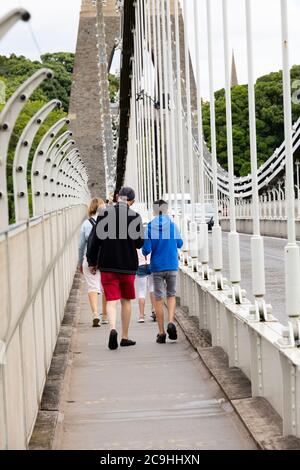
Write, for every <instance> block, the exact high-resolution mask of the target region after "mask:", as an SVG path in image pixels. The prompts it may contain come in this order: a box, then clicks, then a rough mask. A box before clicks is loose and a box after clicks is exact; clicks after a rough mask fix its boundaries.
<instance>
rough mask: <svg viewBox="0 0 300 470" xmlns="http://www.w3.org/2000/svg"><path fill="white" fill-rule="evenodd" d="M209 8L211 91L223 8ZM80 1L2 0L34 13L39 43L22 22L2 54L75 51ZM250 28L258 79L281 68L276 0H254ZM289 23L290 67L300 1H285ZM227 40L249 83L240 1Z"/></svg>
mask: <svg viewBox="0 0 300 470" xmlns="http://www.w3.org/2000/svg"><path fill="white" fill-rule="evenodd" d="M198 1H199V5H200V18H201V19H200V24H199V32H200V48H201V65H202V67H201V71H202V82H203V85H202V95H203V96H204V97H206V98H207V97H208V95H209V93H208V79H207V55H206V50H207V44H206V40H205V37H206V8H205V5H206V1H205V0H198ZM210 1H211V5H212V12H213V31H214V69H215V89H219V88H221V87H223V86H224V64H223V55H222V52H223V42H222V9H221V5H222V2H221V0H210ZM188 2H189V3H190V6H191V11H190V12H189V17H190V19H189V22H190V27H189V34H190V40H191V44H192V43H193V42H194V34H193V19H192V18H193V12H192V6H193V3H194V0H188ZM80 4H81V0H50V1H49V0H22V1H19V0H5V1H4V0H0V14H3V13H5V12H7V11H9V9H10V8H13V7H16V6H19V5H22V6H23V7H25V8H27V9H28V10H29V11H30V12H31V13H32V21H31V24H32V30H33V32H34V36H35V37H36V38H37V42H38V46H37V45H36V44H35V41H34V39H33V38H32V35H31V32H30V29H29V27H28V25H27V24H23V23H20V24H18V25H17V26H15V28H14V29H13V30H12V31H11V32H10V33H9V34H8V35H7V36H6V37H5V38H4V40H2V42H1V43H0V53H2V54H10V53H11V52H14V53H16V54H23V55H25V56H26V57H29V58H36V59H37V58H38V56H39V50H41V52H54V51H74V50H75V47H76V36H77V29H78V19H79V11H80ZM252 4H253V31H254V38H255V40H254V53H255V75H256V77H258V76H260V75H263V74H266V73H269V72H271V71H277V70H279V69H280V68H281V41H280V40H281V31H280V0H252ZM288 6H289V21H290V52H291V65H293V64H300V34H299V24H300V0H288ZM229 18H230V41H231V47H232V48H233V49H234V51H235V55H236V63H237V72H238V78H239V81H240V83H246V82H247V69H246V60H245V58H246V41H245V39H246V38H245V11H244V1H243V0H229Z"/></svg>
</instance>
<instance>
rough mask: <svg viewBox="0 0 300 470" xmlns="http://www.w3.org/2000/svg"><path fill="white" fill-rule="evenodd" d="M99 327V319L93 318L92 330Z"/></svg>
mask: <svg viewBox="0 0 300 470" xmlns="http://www.w3.org/2000/svg"><path fill="white" fill-rule="evenodd" d="M99 326H100V318H94V320H93V328H99Z"/></svg>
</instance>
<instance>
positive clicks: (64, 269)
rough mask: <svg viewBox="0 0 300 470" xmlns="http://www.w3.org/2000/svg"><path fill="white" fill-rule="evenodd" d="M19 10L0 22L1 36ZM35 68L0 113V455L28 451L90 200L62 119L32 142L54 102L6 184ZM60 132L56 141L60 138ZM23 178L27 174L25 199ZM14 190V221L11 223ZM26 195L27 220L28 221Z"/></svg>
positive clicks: (26, 133) (25, 141) (26, 135)
mask: <svg viewBox="0 0 300 470" xmlns="http://www.w3.org/2000/svg"><path fill="white" fill-rule="evenodd" d="M29 18H30V15H29V14H28V13H27V12H26V11H24V10H22V9H20V10H14V11H13V12H12V13H10V14H8V15H6V16H5V17H4V18H2V19H0V38H1V37H2V36H3V35H4V34H5V33H6V32H7V31H8V30H9V29H10V28H11V26H13V25H14V24H15V22H16V21H17V20H18V19H23V20H26V21H27V20H28V19H29ZM52 77H53V73H52V71H51V70H48V69H41V70H38V71H37V72H36V73H35V74H34V75H33V76H32V77H30V78H29V79H28V80H26V82H25V83H23V84H22V85H21V86H20V88H19V89H18V90H16V91H15V93H14V94H13V95H12V96H11V98H10V99H9V100H8V102H7V103H6V104H5V105H4V108H3V110H2V112H1V113H0V155H1V161H0V266H1V270H0V286H1V288H0V449H1V450H3V449H26V448H27V446H28V442H29V439H30V436H31V433H32V430H33V426H34V423H35V419H36V416H37V412H38V409H39V404H40V402H41V397H42V392H43V388H44V384H45V381H46V377H47V373H48V370H49V367H50V363H51V359H52V354H53V351H54V348H55V345H56V340H57V336H58V333H59V329H60V325H61V321H62V318H63V315H64V308H65V305H66V302H67V299H68V297H69V293H70V290H71V286H72V282H73V277H74V273H75V270H76V264H77V245H78V234H79V227H80V224H81V222H82V220H83V217H84V214H85V211H86V202H87V200H88V198H89V191H88V186H87V183H88V175H87V172H86V169H85V166H84V164H83V161H82V160H81V157H80V155H79V152H78V150H77V149H76V148H74V145H75V142H74V141H73V140H72V139H71V138H70V137H71V133H70V132H69V131H66V132H64V133H63V134H61V132H62V131H63V129H64V127H65V126H67V125H68V124H69V120H68V119H61V120H60V121H58V122H57V123H55V124H54V125H53V126H52V128H51V129H50V130H49V131H48V132H47V133H46V134H45V135H44V137H43V138H42V139H41V141H40V143H39V144H38V147H37V150H36V152H35V154H34V158H33V163H32V164H30V162H29V156H30V151H31V150H32V145H33V141H34V140H35V137H36V135H37V132H38V131H39V129H40V128H41V126H42V124H43V122H44V121H45V119H46V118H47V116H48V115H49V113H51V112H52V110H54V109H55V108H56V107H57V106H59V105H60V103H59V102H58V101H57V100H53V101H51V102H50V103H47V104H46V105H45V106H43V107H42V108H41V109H40V110H38V111H37V113H36V114H35V115H34V116H33V117H32V118H31V119H30V121H29V122H28V124H27V125H26V127H25V129H24V130H23V132H22V134H21V136H20V139H19V141H18V143H17V146H16V149H15V151H14V159H13V165H12V176H13V187H12V188H11V187H8V185H7V155H8V147H9V142H10V138H11V135H12V133H13V130H14V126H15V123H16V121H17V119H18V117H19V114H20V112H21V111H22V109H23V107H24V105H25V104H26V102H27V101H28V99H29V98H30V96H31V94H32V93H33V92H34V91H35V90H36V88H37V87H38V86H39V85H40V84H41V83H42V82H43V81H44V80H51V79H52ZM59 133H60V135H59V137H57V136H58V134H59ZM28 174H31V194H30V190H29V187H30V185H29V181H28ZM10 191H13V197H14V210H15V219H16V220H15V223H13V224H12V223H9V204H8V197H9V196H11V195H12V194H9V192H10ZM30 196H31V197H32V203H33V217H31V216H30V210H29V207H30V201H29V200H30Z"/></svg>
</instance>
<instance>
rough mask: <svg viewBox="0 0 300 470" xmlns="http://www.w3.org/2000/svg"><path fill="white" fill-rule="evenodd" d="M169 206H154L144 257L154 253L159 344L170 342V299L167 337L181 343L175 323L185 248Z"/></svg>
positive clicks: (146, 234)
mask: <svg viewBox="0 0 300 470" xmlns="http://www.w3.org/2000/svg"><path fill="white" fill-rule="evenodd" d="M167 213H168V203H167V202H165V201H163V200H159V201H156V202H155V203H154V215H155V218H154V219H153V220H152V222H150V223H149V224H148V226H147V228H146V232H145V240H144V246H143V249H142V251H143V255H144V256H148V255H149V254H150V253H151V272H152V273H153V282H154V296H155V303H156V308H155V311H156V316H157V323H158V328H159V333H158V335H157V340H156V341H157V343H165V342H166V332H165V326H164V298H165V297H166V296H167V303H168V314H169V324H168V327H167V333H168V335H169V338H170V339H171V340H176V339H177V330H176V326H175V323H174V320H175V308H176V281H177V273H178V249H180V248H182V246H183V240H182V238H181V235H180V232H179V229H178V227H177V225H175V224H174V222H173V221H172V220H171V218H170V217H169V216H168V215H167Z"/></svg>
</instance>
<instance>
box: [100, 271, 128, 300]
mask: <svg viewBox="0 0 300 470" xmlns="http://www.w3.org/2000/svg"><path fill="white" fill-rule="evenodd" d="M134 281H135V274H119V273H106V272H102V273H101V284H102V287H103V290H104V294H105V298H106V300H107V301H111V300H120V299H125V300H133V299H135V288H134Z"/></svg>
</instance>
